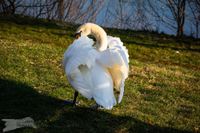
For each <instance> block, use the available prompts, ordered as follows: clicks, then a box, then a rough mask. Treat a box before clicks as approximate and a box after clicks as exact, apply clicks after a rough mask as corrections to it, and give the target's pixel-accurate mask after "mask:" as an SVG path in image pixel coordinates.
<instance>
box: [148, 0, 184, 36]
mask: <svg viewBox="0 0 200 133" xmlns="http://www.w3.org/2000/svg"><path fill="white" fill-rule="evenodd" d="M148 4H149V7H150V11H149V12H152V15H153V16H154V17H155V20H157V21H160V22H162V23H164V24H165V25H167V27H168V28H170V29H172V30H173V29H175V30H176V36H177V37H181V36H183V34H184V24H185V8H186V0H148Z"/></svg>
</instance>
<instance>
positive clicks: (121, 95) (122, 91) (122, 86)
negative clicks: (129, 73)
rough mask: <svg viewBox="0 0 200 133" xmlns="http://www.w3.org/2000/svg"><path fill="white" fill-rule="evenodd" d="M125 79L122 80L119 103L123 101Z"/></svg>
mask: <svg viewBox="0 0 200 133" xmlns="http://www.w3.org/2000/svg"><path fill="white" fill-rule="evenodd" d="M124 81H125V80H124V79H123V80H122V82H121V86H120V93H119V97H118V103H120V102H121V101H122V98H123V95H124Z"/></svg>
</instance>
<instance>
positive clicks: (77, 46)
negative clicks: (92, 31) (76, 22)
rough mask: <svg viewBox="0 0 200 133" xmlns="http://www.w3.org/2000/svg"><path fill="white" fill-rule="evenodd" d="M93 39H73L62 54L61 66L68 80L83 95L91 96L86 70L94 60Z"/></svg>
mask: <svg viewBox="0 0 200 133" xmlns="http://www.w3.org/2000/svg"><path fill="white" fill-rule="evenodd" d="M92 44H93V41H92V40H91V39H89V38H87V37H81V38H80V39H78V40H76V41H74V42H73V43H72V44H71V45H70V46H69V48H68V50H67V51H66V52H65V54H64V60H63V66H64V69H65V73H66V75H67V78H68V81H69V82H70V84H71V85H72V86H73V88H74V89H76V90H77V91H78V92H80V93H81V94H82V95H83V96H85V97H87V98H92V94H91V90H90V88H91V85H90V82H88V80H89V79H88V78H89V76H87V75H88V73H87V72H88V70H89V69H90V68H91V67H92V65H93V64H94V62H95V60H96V59H95V58H94V57H96V52H95V50H94V49H93V48H92Z"/></svg>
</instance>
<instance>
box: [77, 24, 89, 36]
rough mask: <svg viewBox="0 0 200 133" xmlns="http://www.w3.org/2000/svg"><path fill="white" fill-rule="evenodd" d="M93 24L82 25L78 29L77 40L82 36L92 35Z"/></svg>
mask: <svg viewBox="0 0 200 133" xmlns="http://www.w3.org/2000/svg"><path fill="white" fill-rule="evenodd" d="M91 24H92V23H85V24H83V25H81V26H80V27H78V29H77V30H76V33H75V38H76V39H78V38H79V37H81V36H82V35H84V36H88V35H90V34H91V28H90V27H91Z"/></svg>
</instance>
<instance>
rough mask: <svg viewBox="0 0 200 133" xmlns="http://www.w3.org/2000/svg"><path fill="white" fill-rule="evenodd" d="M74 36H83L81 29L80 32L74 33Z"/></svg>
mask: <svg viewBox="0 0 200 133" xmlns="http://www.w3.org/2000/svg"><path fill="white" fill-rule="evenodd" d="M74 37H75V38H76V39H78V38H79V37H81V31H80V32H78V33H75V34H74Z"/></svg>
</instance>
